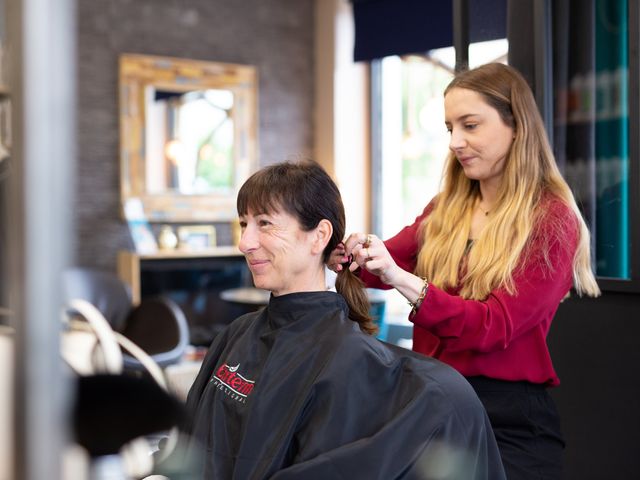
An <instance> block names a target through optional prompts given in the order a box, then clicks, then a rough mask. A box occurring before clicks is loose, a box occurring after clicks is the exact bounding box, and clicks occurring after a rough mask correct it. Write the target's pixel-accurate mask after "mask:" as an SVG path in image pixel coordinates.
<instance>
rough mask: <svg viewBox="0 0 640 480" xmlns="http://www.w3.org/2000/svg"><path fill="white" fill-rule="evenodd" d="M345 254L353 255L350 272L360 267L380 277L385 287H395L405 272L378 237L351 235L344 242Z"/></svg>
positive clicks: (364, 234) (360, 234)
mask: <svg viewBox="0 0 640 480" xmlns="http://www.w3.org/2000/svg"><path fill="white" fill-rule="evenodd" d="M344 248H345V253H346V254H348V255H353V264H352V265H351V267H352V270H353V269H355V268H357V267H358V266H360V267H361V268H364V269H365V270H367V271H368V272H370V273H372V274H374V275H376V276H378V277H380V280H382V281H383V282H384V283H386V284H387V285H390V286H392V287H395V286H396V283H397V282H398V281H399V279H400V277H401V276H402V275H403V274H405V273H406V272H405V271H404V270H402V269H401V268H400V267H399V266H398V265H397V264H396V262H395V260H394V259H393V258H392V257H391V254H390V253H389V250H387V247H386V246H385V244H384V243H383V241H382V240H380V239H379V238H378V237H376V236H375V235H372V234H366V233H352V234H351V235H349V237H348V238H347V240H346V241H345V242H344Z"/></svg>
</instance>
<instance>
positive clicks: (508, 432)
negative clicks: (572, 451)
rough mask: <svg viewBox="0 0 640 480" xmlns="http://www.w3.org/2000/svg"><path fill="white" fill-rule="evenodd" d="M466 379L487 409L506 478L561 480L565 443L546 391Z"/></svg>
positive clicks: (526, 384) (522, 384)
mask: <svg viewBox="0 0 640 480" xmlns="http://www.w3.org/2000/svg"><path fill="white" fill-rule="evenodd" d="M467 380H468V381H469V383H470V384H471V386H472V387H473V388H474V390H475V391H476V393H477V394H478V397H479V398H480V401H481V402H482V403H483V405H484V407H485V409H486V410H487V414H488V416H489V420H490V421H491V426H492V427H493V432H494V434H495V436H496V441H497V443H498V448H499V449H500V455H501V457H502V463H503V464H504V469H505V472H506V473H507V479H508V480H534V479H535V480H558V479H561V478H562V454H563V450H564V440H563V438H562V431H561V429H560V417H559V416H558V411H557V409H556V406H555V402H554V401H553V399H552V398H551V396H550V395H549V393H548V392H547V389H546V388H545V387H544V386H542V385H536V384H533V383H529V382H508V381H502V380H494V379H491V378H486V377H467Z"/></svg>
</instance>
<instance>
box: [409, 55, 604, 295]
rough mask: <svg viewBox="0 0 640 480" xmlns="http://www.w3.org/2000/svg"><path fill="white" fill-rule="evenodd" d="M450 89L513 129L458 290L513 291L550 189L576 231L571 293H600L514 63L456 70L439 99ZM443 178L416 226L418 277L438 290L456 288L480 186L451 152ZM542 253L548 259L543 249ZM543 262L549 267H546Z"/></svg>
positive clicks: (565, 189) (584, 239)
mask: <svg viewBox="0 0 640 480" xmlns="http://www.w3.org/2000/svg"><path fill="white" fill-rule="evenodd" d="M453 88H465V89H468V90H473V91H475V92H477V93H479V94H480V95H482V97H483V99H484V100H485V101H486V102H487V103H488V104H489V105H490V106H492V107H493V108H495V109H496V110H497V111H498V113H499V114H500V117H501V119H502V121H503V122H504V123H505V124H506V125H509V126H511V127H512V128H513V129H514V132H515V138H514V141H513V144H512V145H511V149H510V151H509V153H508V155H507V159H506V162H505V167H504V172H503V177H502V183H501V185H500V189H499V191H498V196H497V201H496V203H495V210H494V211H492V215H491V217H490V220H489V222H488V223H487V225H486V227H485V228H484V229H483V231H482V233H481V234H480V236H479V237H478V238H477V239H476V240H475V242H474V246H473V248H472V249H471V250H470V252H469V255H468V258H467V259H466V268H465V273H464V277H463V278H462V288H461V290H460V295H461V296H462V297H463V298H468V299H475V300H484V299H486V298H487V296H488V295H489V293H490V292H491V291H492V290H493V289H495V288H504V289H506V290H507V291H508V292H509V293H512V294H515V293H517V292H516V291H515V285H514V282H513V273H514V272H515V271H516V268H517V267H518V266H519V264H520V263H521V262H520V261H521V257H522V255H523V254H525V253H526V249H525V246H526V245H527V241H528V239H529V237H530V235H531V234H532V232H533V231H534V227H535V225H536V222H537V220H538V219H539V216H540V215H541V214H542V213H543V212H541V209H539V208H537V207H538V206H539V202H540V201H541V200H542V199H543V197H544V196H546V195H548V194H551V195H554V196H556V197H557V198H559V199H560V200H561V201H562V202H564V203H565V204H566V205H567V206H568V207H569V208H570V209H571V210H572V211H573V212H574V213H575V216H576V222H577V224H578V229H579V240H578V246H577V250H576V253H575V257H574V260H573V281H574V287H575V289H576V291H577V292H578V293H579V294H580V295H582V294H583V293H584V294H587V295H591V296H597V295H599V293H600V290H599V288H598V284H597V283H596V280H595V278H594V275H593V272H592V270H591V257H590V245H589V244H590V242H589V230H588V229H587V226H586V224H585V222H584V219H583V218H582V215H581V213H580V211H579V209H578V206H577V205H576V201H575V199H574V197H573V194H572V192H571V190H570V188H569V186H568V185H567V183H566V182H565V181H564V179H563V178H562V175H561V174H560V171H559V170H558V167H557V165H556V162H555V159H554V157H553V153H552V151H551V147H550V146H549V141H548V139H547V136H546V133H545V129H544V125H543V123H542V119H541V117H540V114H539V112H538V109H537V106H536V103H535V100H534V98H533V94H532V93H531V90H530V88H529V86H528V85H527V83H526V81H525V80H524V78H523V77H522V76H521V75H520V74H519V73H518V72H517V71H516V70H515V69H514V68H512V67H509V66H506V65H502V64H499V63H492V64H487V65H483V66H481V67H479V68H476V69H473V70H468V71H466V72H463V73H461V74H459V75H457V76H456V77H455V78H454V79H453V80H452V81H451V83H450V84H449V85H448V87H447V88H446V90H445V96H446V94H447V93H448V92H449V91H450V90H451V89H453ZM443 180H444V184H443V188H442V191H441V192H440V194H439V195H438V197H437V199H436V201H435V206H434V209H433V211H432V213H431V215H429V217H428V218H427V219H426V220H425V222H424V223H423V225H422V230H421V235H422V248H421V250H420V252H419V255H418V261H417V267H416V274H418V275H421V276H424V277H426V278H427V279H428V280H429V281H430V282H431V283H433V284H434V285H436V286H438V287H441V288H454V287H456V286H457V285H458V284H459V280H460V279H459V272H460V270H459V268H460V264H461V261H462V260H463V257H464V255H465V250H466V249H467V241H468V239H469V232H470V226H471V217H472V213H473V209H474V207H475V206H476V203H477V201H478V200H479V195H480V188H479V183H478V181H477V180H470V179H469V178H467V177H466V176H465V174H464V171H463V169H462V167H461V166H460V164H459V162H458V161H457V159H456V157H455V155H454V154H453V153H452V152H450V153H449V156H448V159H447V164H446V167H445V175H444V179H443ZM542 253H543V257H544V258H547V257H546V255H545V253H546V252H542ZM548 267H549V268H550V269H552V265H548Z"/></svg>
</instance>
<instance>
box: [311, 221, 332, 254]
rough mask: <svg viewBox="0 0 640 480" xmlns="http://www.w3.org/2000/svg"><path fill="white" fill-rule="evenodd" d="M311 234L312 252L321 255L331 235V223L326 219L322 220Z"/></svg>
mask: <svg viewBox="0 0 640 480" xmlns="http://www.w3.org/2000/svg"><path fill="white" fill-rule="evenodd" d="M313 232H314V236H313V244H312V247H311V248H312V252H313V253H315V254H322V252H324V249H325V248H326V247H327V244H328V243H329V240H331V236H332V235H333V225H331V222H330V221H329V220H327V219H326V218H325V219H322V220H320V223H318V226H317V227H316V228H315V230H314V231H313Z"/></svg>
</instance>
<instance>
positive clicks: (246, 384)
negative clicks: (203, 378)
mask: <svg viewBox="0 0 640 480" xmlns="http://www.w3.org/2000/svg"><path fill="white" fill-rule="evenodd" d="M239 368H240V364H238V365H236V366H235V367H230V366H229V365H227V364H226V363H225V364H223V365H222V366H220V368H218V370H217V371H216V372H215V373H214V374H213V377H212V378H211V381H212V382H213V384H214V385H215V386H216V387H218V388H219V389H220V390H224V391H225V393H226V394H227V395H229V396H230V397H232V398H233V399H234V400H237V401H239V402H241V403H245V402H246V399H247V396H248V395H249V394H250V393H251V391H252V390H253V386H254V384H255V381H254V380H248V379H246V378H244V377H243V376H242V375H240V374H239V373H238V369H239Z"/></svg>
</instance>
